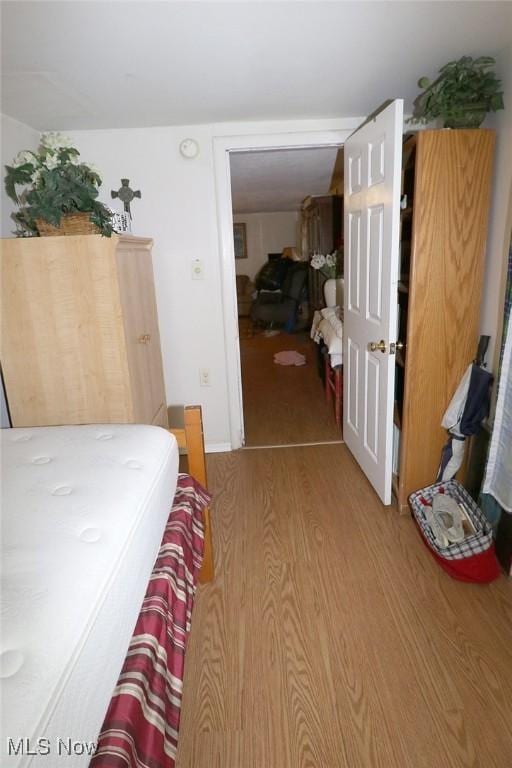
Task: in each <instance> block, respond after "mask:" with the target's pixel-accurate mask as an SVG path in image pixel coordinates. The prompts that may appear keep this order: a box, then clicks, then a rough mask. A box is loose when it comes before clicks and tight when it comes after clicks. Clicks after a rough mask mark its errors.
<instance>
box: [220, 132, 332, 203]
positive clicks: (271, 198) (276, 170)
mask: <svg viewBox="0 0 512 768" xmlns="http://www.w3.org/2000/svg"><path fill="white" fill-rule="evenodd" d="M337 153H338V150H337V148H336V147H322V148H317V149H315V148H313V149H285V150H271V151H267V152H236V153H233V154H232V155H231V158H230V159H231V194H232V200H233V211H234V212H235V213H257V212H260V213H262V212H270V211H298V210H299V208H300V204H301V202H302V200H304V198H305V197H307V196H308V195H325V194H327V193H328V191H329V186H330V183H331V177H332V172H333V169H334V164H335V162H336V155H337Z"/></svg>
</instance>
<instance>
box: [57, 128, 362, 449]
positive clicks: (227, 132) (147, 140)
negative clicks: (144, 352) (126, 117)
mask: <svg viewBox="0 0 512 768" xmlns="http://www.w3.org/2000/svg"><path fill="white" fill-rule="evenodd" d="M354 123H356V124H357V119H356V120H347V119H341V120H333V119H326V120H301V121H277V122H276V121H272V122H264V123H263V122H262V123H231V124H218V125H194V126H174V127H166V128H143V129H116V130H94V131H66V130H65V127H64V128H63V129H62V132H63V133H65V134H67V135H69V136H71V137H72V139H73V140H74V144H75V146H76V147H77V148H78V149H79V150H80V152H81V154H82V157H83V158H84V160H87V161H90V162H93V163H95V164H96V165H97V166H98V168H99V169H100V171H101V173H102V176H103V179H104V186H103V187H102V188H101V191H100V199H102V200H103V201H104V202H106V203H107V204H109V205H112V206H113V207H117V208H119V209H120V208H121V206H120V204H119V202H118V201H113V200H111V198H110V190H111V189H118V187H119V186H120V179H121V177H127V178H129V179H130V183H131V185H132V186H133V188H134V189H141V191H142V199H141V200H134V201H133V203H132V211H133V217H134V220H133V231H134V234H140V235H148V236H151V237H152V238H153V239H154V249H153V266H154V271H155V282H156V293H157V303H158V314H159V325H160V336H161V341H162V354H163V361H164V374H165V382H166V391H167V401H168V403H169V404H170V405H173V404H183V403H188V404H195V403H199V404H200V405H202V406H203V415H204V422H205V436H206V443H207V448H210V450H211V449H212V448H213V449H219V448H222V447H224V448H226V449H227V448H228V446H229V445H230V421H229V407H228V406H229V404H228V394H227V377H226V376H227V375H226V345H225V341H224V318H223V301H222V284H221V254H220V247H219V228H218V222H217V200H216V193H215V175H214V165H213V155H214V153H213V142H214V139H215V138H216V137H231V136H240V135H247V136H250V135H253V134H286V135H287V136H288V134H290V133H291V132H294V131H295V132H306V131H308V132H309V131H318V132H322V131H330V130H332V131H336V130H339V129H341V130H343V129H353V128H354V127H355V125H354ZM188 137H191V138H194V139H195V140H196V141H198V143H199V145H200V153H199V156H198V157H197V158H196V159H195V160H186V159H184V158H182V157H181V155H180V153H179V144H180V142H181V140H182V139H184V138H188ZM196 258H200V259H201V260H202V261H203V264H204V279H203V280H192V279H191V262H192V260H193V259H196ZM235 306H236V305H235ZM199 368H209V369H210V371H211V382H212V384H211V386H210V387H201V386H200V385H199Z"/></svg>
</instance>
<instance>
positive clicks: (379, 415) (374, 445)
mask: <svg viewBox="0 0 512 768" xmlns="http://www.w3.org/2000/svg"><path fill="white" fill-rule="evenodd" d="M402 125H403V102H402V101H401V100H397V101H394V102H392V103H391V104H390V105H389V106H387V107H386V108H385V109H384V110H382V112H380V113H379V114H378V115H376V116H375V117H374V118H372V119H371V120H369V121H368V122H367V123H365V125H363V126H362V127H361V128H360V129H359V130H357V131H356V132H355V133H354V134H352V136H351V137H350V138H349V139H348V140H347V141H346V143H345V200H344V202H345V232H346V233H347V239H346V251H345V285H346V286H347V288H348V290H347V291H346V294H345V295H346V297H347V298H346V301H345V308H344V328H343V345H344V348H343V364H344V368H345V371H344V377H343V378H344V403H345V408H344V437H345V441H346V444H347V446H348V448H349V449H350V450H351V452H352V453H353V454H354V456H355V458H356V460H357V461H358V463H359V464H360V466H361V468H362V469H363V471H364V472H365V474H366V475H367V477H368V479H369V480H370V482H371V483H372V485H373V487H374V488H375V490H376V491H377V493H378V495H379V496H380V498H381V499H382V501H383V502H384V504H390V503H391V471H392V445H393V443H392V438H393V431H392V428H393V401H394V375H395V365H394V357H393V356H391V355H390V354H389V349H390V346H389V345H390V343H392V342H395V341H396V317H397V298H396V297H397V274H398V238H399V218H400V173H401V154H402ZM381 340H383V341H384V342H385V351H384V352H382V351H379V350H377V351H371V350H370V348H369V345H370V343H371V342H376V343H378V342H380V341H381Z"/></svg>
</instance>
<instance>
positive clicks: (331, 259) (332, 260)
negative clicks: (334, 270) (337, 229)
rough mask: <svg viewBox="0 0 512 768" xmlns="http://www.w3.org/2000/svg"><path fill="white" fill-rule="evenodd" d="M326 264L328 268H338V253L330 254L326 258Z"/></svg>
mask: <svg viewBox="0 0 512 768" xmlns="http://www.w3.org/2000/svg"><path fill="white" fill-rule="evenodd" d="M325 264H326V266H327V267H335V266H336V251H334V252H333V253H328V254H327V256H326V257H325Z"/></svg>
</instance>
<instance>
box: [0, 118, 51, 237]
mask: <svg viewBox="0 0 512 768" xmlns="http://www.w3.org/2000/svg"><path fill="white" fill-rule="evenodd" d="M0 125H1V131H2V142H1V165H2V196H1V204H2V218H1V223H0V226H1V229H0V233H1V236H2V237H12V233H13V231H14V229H15V225H14V222H13V220H12V219H11V213H12V212H13V210H14V207H15V206H14V203H12V202H11V200H9V198H8V197H7V195H6V194H5V189H4V184H3V178H4V175H5V171H4V165H10V163H11V161H12V160H13V158H14V157H15V156H16V155H17V154H18V152H20V151H21V150H22V149H37V147H38V145H39V137H40V135H41V134H40V133H39V131H36V130H35V129H34V128H31V127H30V126H29V125H25V124H24V123H19V122H18V121H17V120H13V118H12V117H8V116H7V115H0Z"/></svg>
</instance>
